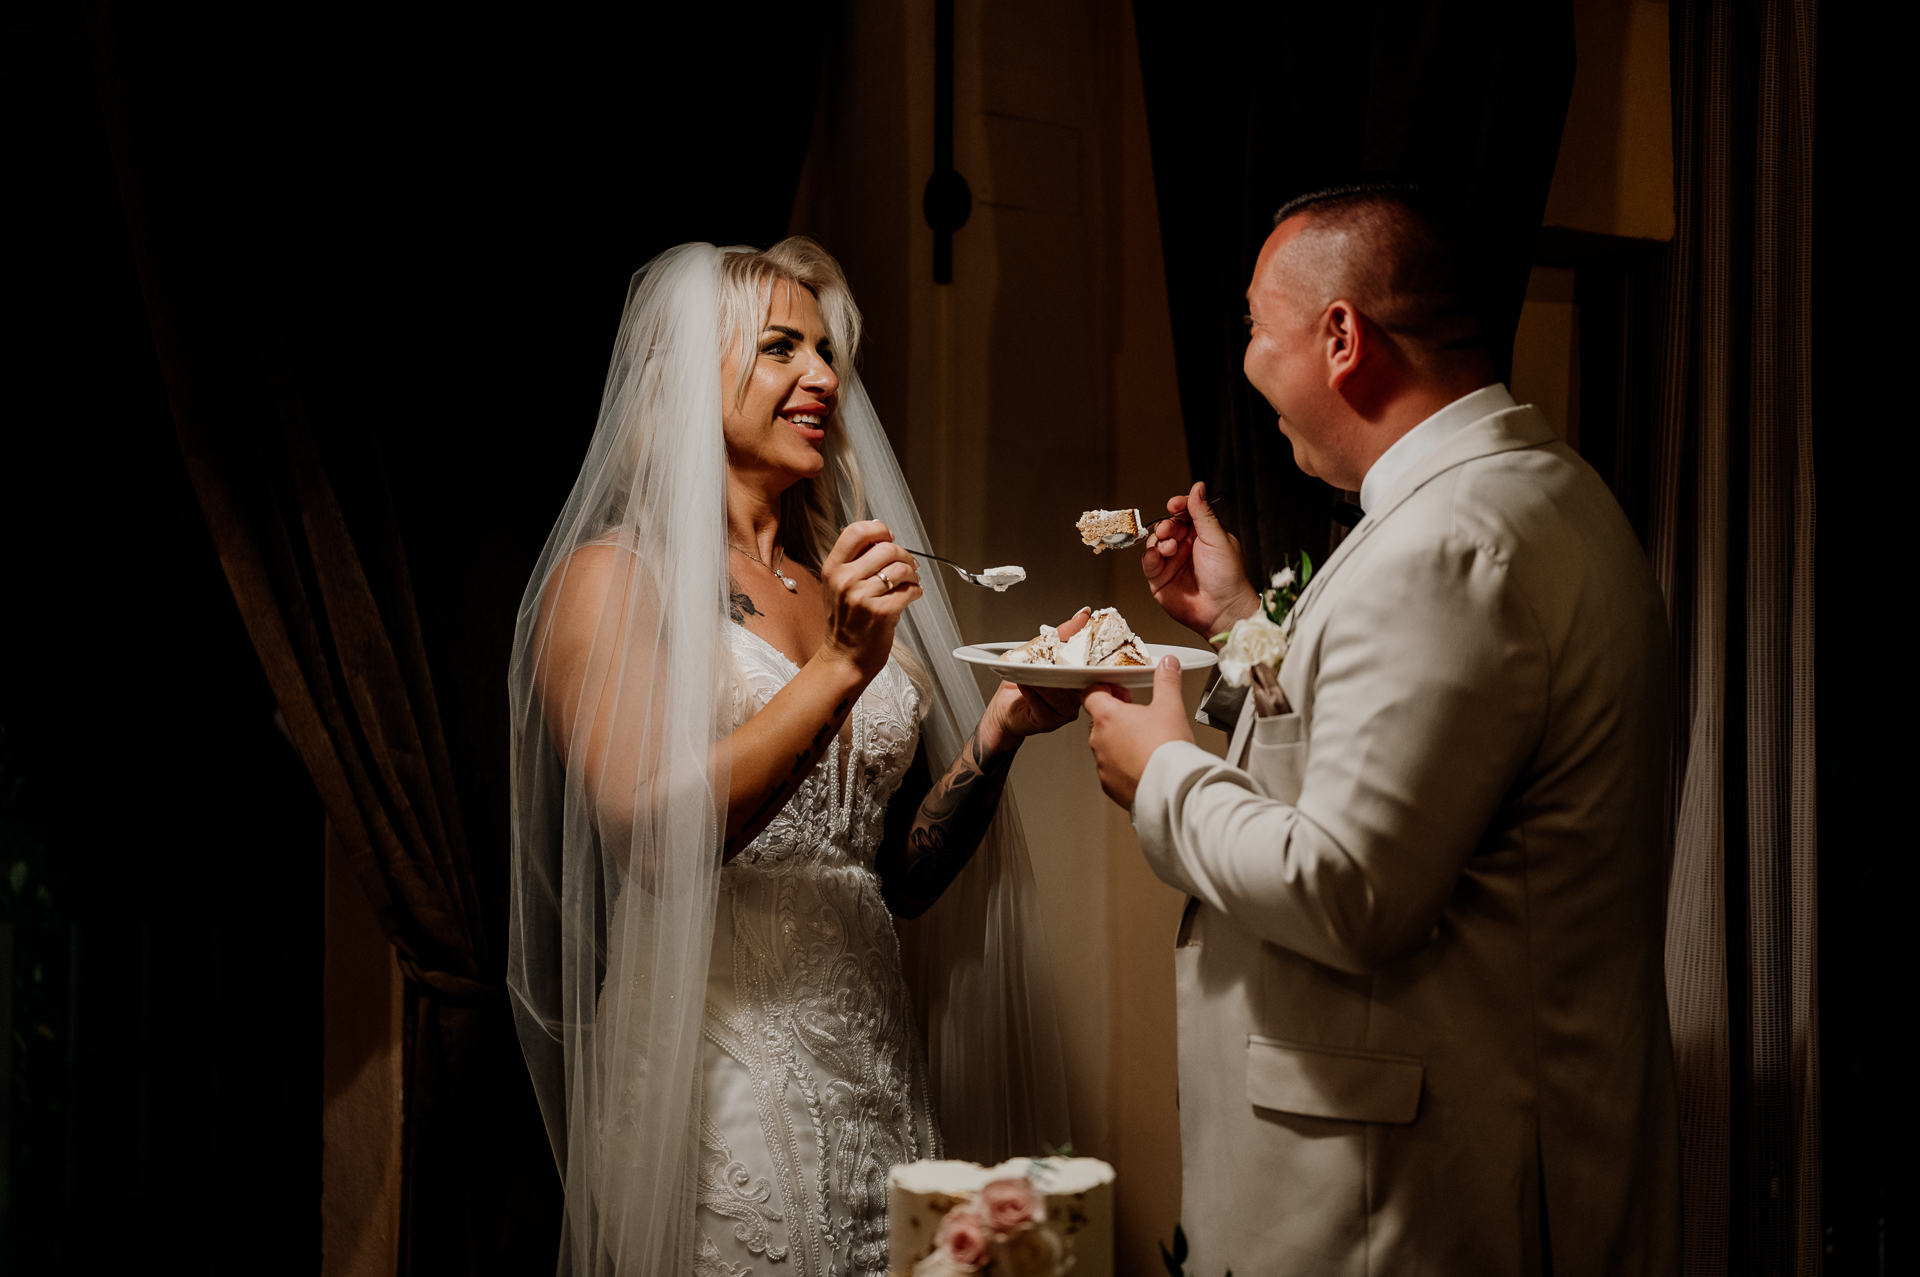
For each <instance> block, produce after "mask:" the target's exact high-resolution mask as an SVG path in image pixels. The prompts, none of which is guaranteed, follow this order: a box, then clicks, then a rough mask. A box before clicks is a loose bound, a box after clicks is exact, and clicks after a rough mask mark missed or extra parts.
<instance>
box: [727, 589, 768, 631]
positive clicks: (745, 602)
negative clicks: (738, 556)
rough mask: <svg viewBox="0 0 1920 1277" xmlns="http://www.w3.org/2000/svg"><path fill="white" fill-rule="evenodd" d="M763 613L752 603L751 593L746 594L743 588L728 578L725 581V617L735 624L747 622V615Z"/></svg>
mask: <svg viewBox="0 0 1920 1277" xmlns="http://www.w3.org/2000/svg"><path fill="white" fill-rule="evenodd" d="M765 615H766V613H765V612H762V611H761V610H760V609H759V608H757V607H755V606H754V605H753V596H752V595H750V594H748V593H747V592H746V591H745V590H743V589H741V588H740V587H739V586H738V585H736V584H734V583H733V581H732V580H728V582H727V619H728V620H730V621H732V622H733V623H734V624H735V625H745V624H746V623H747V618H748V617H750V616H765Z"/></svg>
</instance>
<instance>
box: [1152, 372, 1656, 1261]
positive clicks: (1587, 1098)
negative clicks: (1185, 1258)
mask: <svg viewBox="0 0 1920 1277" xmlns="http://www.w3.org/2000/svg"><path fill="white" fill-rule="evenodd" d="M1295 616H1296V622H1295V624H1296V627H1297V628H1296V630H1295V633H1294V636H1293V641H1292V645H1291V648H1290V650H1289V651H1288V654H1287V659H1286V662H1285V664H1284V665H1283V666H1282V668H1281V671H1280V683H1281V686H1282V687H1283V688H1284V689H1285V691H1286V694H1287V699H1288V702H1289V704H1290V705H1292V706H1294V707H1295V708H1296V710H1297V712H1295V713H1291V714H1287V715H1284V716H1282V717H1278V718H1267V719H1262V720H1258V721H1254V720H1251V719H1250V718H1249V717H1246V716H1250V715H1251V714H1252V709H1251V698H1249V706H1248V708H1247V709H1246V710H1245V711H1243V718H1242V721H1241V723H1240V727H1239V728H1238V729H1237V730H1236V733H1235V738H1234V746H1233V753H1232V754H1230V756H1229V762H1222V761H1221V760H1219V759H1217V758H1215V757H1213V756H1212V755H1211V754H1208V753H1207V752H1206V751H1204V750H1202V749H1200V748H1199V747H1197V746H1195V745H1192V744H1189V743H1187V742H1184V741H1183V742H1174V743H1171V744H1167V745H1163V746H1161V747H1160V748H1159V749H1158V750H1156V751H1155V752H1154V755H1153V757H1152V760H1151V761H1150V763H1149V765H1148V767H1147V769H1146V772H1145V774H1144V775H1143V776H1142V777H1141V781H1140V786H1139V790H1138V794H1137V796H1136V798H1135V803H1134V825H1135V828H1136V829H1137V830H1138V832H1139V835H1140V844H1141V847H1142V848H1143V849H1144V850H1145V852H1146V855H1147V859H1148V860H1149V862H1151V864H1152V866H1153V869H1154V872H1155V873H1156V874H1158V875H1159V877H1160V878H1161V879H1162V880H1164V881H1165V882H1167V883H1169V884H1171V885H1173V886H1175V887H1178V888H1180V889H1181V890H1183V891H1185V892H1187V893H1189V894H1190V895H1191V896H1192V897H1193V898H1194V899H1193V900H1192V901H1191V902H1190V903H1189V905H1188V916H1187V919H1186V921H1185V922H1183V924H1182V927H1181V937H1180V947H1179V948H1178V949H1176V951H1175V962H1176V966H1177V968H1178V979H1179V1000H1180V1001H1179V1007H1180V1028H1179V1032H1180V1106H1181V1113H1180V1119H1181V1133H1182V1144H1183V1150H1182V1152H1183V1160H1184V1163H1185V1187H1184V1193H1183V1202H1182V1208H1181V1219H1182V1221H1183V1222H1184V1224H1185V1226H1186V1230H1187V1233H1188V1236H1189V1239H1190V1241H1191V1244H1192V1258H1191V1263H1190V1265H1189V1266H1190V1268H1191V1269H1192V1271H1193V1272H1194V1273H1195V1274H1196V1277H1221V1275H1222V1274H1223V1273H1224V1272H1225V1271H1226V1270H1227V1269H1229V1268H1231V1269H1232V1270H1233V1272H1234V1274H1235V1277H1258V1275H1260V1274H1279V1273H1289V1274H1291V1273H1300V1274H1316V1275H1317V1274H1353V1275H1355V1277H1357V1275H1359V1274H1424V1273H1433V1274H1462V1275H1466V1274H1472V1275H1474V1277H1492V1275H1496V1274H1508V1273H1512V1274H1521V1273H1533V1272H1539V1271H1541V1269H1542V1261H1543V1257H1544V1256H1545V1255H1550V1257H1551V1265H1552V1267H1551V1271H1552V1272H1553V1273H1554V1274H1555V1277H1580V1275H1583V1274H1595V1275H1596V1277H1597V1275H1599V1274H1609V1275H1611V1274H1625V1273H1658V1274H1667V1273H1673V1272H1677V1271H1678V1261H1679V1252H1678V1246H1679V1135H1678V1119H1677V1109H1676V1103H1675V1096H1674V1082H1673V1063H1672V1049H1671V1045H1670V1043H1669V1040H1668V1032H1667V1012H1666V994H1665V984H1664V979H1663V974H1662V952H1663V937H1662V929H1663V914H1664V901H1665V881H1666V874H1665V867H1664V855H1663V850H1662V841H1661V839H1662V835H1661V803H1662V786H1663V783H1664V780H1665V770H1666V760H1667V732H1668V711H1667V697H1666V693H1665V688H1666V680H1667V655H1666V654H1667V637H1666V621H1665V614H1664V610H1663V608H1662V606H1661V601H1660V597H1659V594H1658V592H1657V590H1656V588H1655V585H1654V581H1653V578H1652V574H1651V572H1650V571H1649V569H1648V567H1647V563H1646V558H1645V555H1644V554H1643V553H1642V552H1641V549H1640V546H1639V545H1638V543H1637V542H1636V541H1635V539H1634V535H1633V532H1632V529H1631V528H1630V527H1629V526H1628V524H1627V521H1626V519H1625V517H1624V516H1623V515H1622V514H1621V511H1620V508H1619V506H1618V505H1617V504H1616V503H1615V501H1614V499H1613V496H1612V494H1611V493H1610V492H1609V491H1608V490H1607V488H1606V486H1605V484H1604V483H1602V482H1601V480H1600V478H1599V477H1598V476H1597V475H1596V474H1595V473H1594V472H1593V470H1592V469H1591V468H1589V467H1588V466H1587V465H1586V464H1585V463H1584V462H1583V461H1581V460H1580V458H1579V457H1578V456H1577V455H1575V454H1574V453H1573V452H1572V451H1570V450H1569V449H1568V448H1567V447H1566V446H1565V445H1563V444H1561V443H1559V442H1557V441H1556V440H1555V438H1554V435H1553V431H1552V429H1551V428H1550V427H1549V426H1548V424H1547V422H1546V420H1545V419H1544V418H1543V417H1542V416H1541V415H1540V414H1539V412H1538V411H1537V410H1535V409H1533V408H1531V407H1520V408H1514V409H1509V410H1506V411H1502V412H1498V413H1495V414H1494V415H1492V416H1489V417H1485V418H1482V419H1481V420H1480V421H1478V422H1475V423H1474V424H1472V425H1470V426H1467V427H1465V428H1463V429H1462V430H1460V431H1459V432H1458V433H1457V434H1455V435H1454V436H1453V437H1452V438H1450V439H1449V440H1447V441H1446V442H1445V443H1443V444H1441V445H1440V447H1439V449H1438V450H1437V451H1436V452H1434V453H1433V454H1432V455H1430V456H1428V457H1427V458H1426V459H1425V460H1423V461H1421V462H1420V463H1418V464H1417V465H1416V466H1415V467H1414V468H1413V469H1412V470H1411V471H1409V472H1408V473H1407V474H1406V475H1404V476H1402V477H1401V479H1400V481H1399V482H1398V483H1397V484H1395V485H1394V486H1393V488H1392V489H1391V490H1390V492H1389V493H1388V494H1387V496H1386V499H1385V500H1384V501H1383V502H1382V503H1381V507H1380V508H1379V509H1376V510H1372V511H1369V512H1368V513H1367V516H1366V517H1365V518H1364V519H1363V520H1362V521H1361V522H1360V523H1359V524H1358V525H1357V526H1356V527H1355V528H1354V529H1353V531H1352V532H1351V533H1350V534H1349V535H1348V537H1347V538H1346V540H1345V541H1344V542H1343V543H1342V544H1341V546H1340V548H1339V550H1338V551H1337V552H1336V553H1335V554H1334V555H1333V556H1332V557H1331V558H1330V559H1329V560H1328V562H1327V563H1326V565H1325V566H1324V567H1322V568H1321V570H1320V572H1319V573H1318V574H1317V575H1316V576H1315V577H1314V578H1313V581H1312V582H1311V584H1310V586H1309V588H1308V589H1307V590H1306V591H1305V593H1304V594H1303V595H1302V597H1301V599H1300V601H1299V603H1298V605H1297V607H1296V609H1295ZM1239 760H1244V766H1235V765H1232V763H1233V762H1234V761H1239Z"/></svg>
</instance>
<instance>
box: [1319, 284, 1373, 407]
mask: <svg viewBox="0 0 1920 1277" xmlns="http://www.w3.org/2000/svg"><path fill="white" fill-rule="evenodd" d="M1366 329H1367V326H1366V321H1365V320H1363V319H1362V318H1361V317H1360V311H1359V310H1358V309H1357V308H1356V307H1355V306H1354V304H1353V303H1352V302H1350V301H1347V300H1346V299H1345V298H1342V297H1336V298H1334V299H1333V300H1332V301H1330V302H1328V303H1327V308H1326V310H1325V311H1323V312H1321V316H1320V339H1321V348H1322V350H1324V351H1325V353H1326V360H1327V386H1328V387H1329V388H1330V389H1332V390H1333V391H1334V392H1335V393H1341V392H1342V391H1343V388H1344V386H1345V383H1346V381H1347V378H1349V377H1351V376H1352V375H1353V373H1354V370H1355V369H1357V368H1358V367H1359V366H1360V362H1361V360H1362V359H1364V358H1365V357H1366V356H1367V355H1368V354H1370V353H1371V352H1370V351H1369V350H1368V346H1369V345H1370V344H1371V343H1370V342H1369V341H1368V339H1367V331H1366Z"/></svg>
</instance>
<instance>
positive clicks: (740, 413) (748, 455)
mask: <svg viewBox="0 0 1920 1277" xmlns="http://www.w3.org/2000/svg"><path fill="white" fill-rule="evenodd" d="M772 293H773V295H772V297H771V299H770V300H771V302H772V304H771V306H769V308H768V312H769V313H768V315H767V322H766V325H765V326H764V327H763V328H762V329H761V330H760V332H759V335H758V337H757V338H756V339H755V342H754V348H753V362H752V364H751V365H750V366H749V367H748V368H747V370H746V375H745V376H744V377H743V376H742V375H741V362H742V359H743V356H744V354H745V352H744V351H743V350H742V349H740V348H739V347H738V346H735V347H734V348H732V349H730V350H728V351H727V354H726V359H725V361H724V362H723V363H722V365H721V368H720V392H721V404H722V405H723V409H724V414H723V418H722V420H723V422H724V424H725V428H726V437H727V460H728V462H729V463H730V464H731V466H732V468H733V470H734V471H735V472H736V473H746V474H755V475H757V476H759V477H760V478H761V479H762V481H763V482H765V483H766V484H767V486H768V487H769V488H771V489H772V490H773V491H775V492H778V491H780V490H782V489H784V488H786V487H788V486H790V485H791V484H793V483H794V482H796V481H798V480H800V479H810V478H812V477H813V476H814V475H817V474H819V473H820V471H821V470H822V469H823V468H824V467H825V465H826V458H825V457H824V455H823V454H822V452H821V448H822V446H823V445H824V443H825V441H826V438H827V425H828V423H829V422H830V421H831V420H832V417H833V410H834V408H835V407H836V406H837V404H838V401H839V393H840V378H839V376H838V375H837V374H836V373H835V372H834V370H833V360H834V351H833V340H832V338H831V337H829V336H828V334H827V326H826V323H825V321H824V320H823V319H822V318H821V315H820V303H819V302H818V301H816V300H815V299H814V296H813V294H812V293H810V292H808V291H807V290H806V289H805V288H800V287H796V286H793V285H785V286H782V287H776V288H774V289H773V290H772Z"/></svg>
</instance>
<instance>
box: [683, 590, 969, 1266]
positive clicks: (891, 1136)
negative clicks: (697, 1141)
mask: <svg viewBox="0 0 1920 1277" xmlns="http://www.w3.org/2000/svg"><path fill="white" fill-rule="evenodd" d="M729 635H730V638H731V641H732V645H733V655H734V660H735V663H736V665H737V666H738V668H739V671H740V683H739V685H738V687H737V688H736V697H735V704H734V711H735V719H734V721H735V722H736V723H738V722H744V721H746V719H747V718H748V717H750V716H751V715H752V714H754V713H756V712H757V711H758V710H759V709H760V708H762V707H763V706H765V705H766V703H767V702H768V701H769V700H770V699H772V697H773V695H774V694H775V693H776V692H778V691H779V690H780V689H781V688H782V687H784V686H786V684H787V682H788V680H789V679H791V678H792V677H793V676H794V675H795V674H796V673H798V672H799V671H798V669H797V668H796V667H795V666H794V664H793V663H792V662H791V661H789V660H788V659H787V658H786V657H785V656H784V655H782V654H781V653H780V652H779V651H778V650H776V649H775V648H773V647H772V646H771V645H769V644H768V643H766V642H765V641H764V640H762V639H761V638H759V637H758V636H757V635H755V634H753V633H752V632H751V631H749V630H747V629H745V628H744V627H739V626H731V627H729ZM923 712H924V710H923V699H922V696H921V693H920V691H919V690H918V689H917V688H916V687H915V686H914V684H913V682H912V680H910V679H909V678H908V677H907V674H906V671H905V670H904V669H902V668H901V666H900V664H899V663H898V661H889V662H888V663H887V667H886V668H885V669H884V670H882V671H881V673H880V675H879V677H877V678H875V679H874V680H873V682H872V683H871V684H869V685H868V687H867V690H866V692H865V694H864V695H862V696H861V698H860V699H859V701H858V702H857V703H856V704H855V705H854V708H853V713H852V714H851V716H850V731H849V733H848V734H847V735H846V736H845V737H843V738H842V740H841V741H838V742H836V744H835V746H834V748H832V749H831V750H829V751H828V752H827V755H826V757H825V758H823V759H822V760H821V762H820V764H819V765H818V766H816V767H815V768H814V771H813V774H812V775H810V776H809V777H807V779H806V780H805V781H804V782H803V783H802V784H801V786H800V789H799V792H797V793H796V794H795V795H794V796H793V798H792V799H790V800H789V801H788V802H787V804H786V806H785V807H784V808H783V809H782V810H781V812H780V814H779V815H777V816H775V817H774V819H773V822H772V823H771V824H769V825H768V826H767V828H766V829H765V830H764V831H763V832H762V833H761V834H760V836H759V837H757V838H755V839H754V840H753V842H752V843H750V844H749V845H748V846H747V848H746V849H745V850H744V851H742V852H741V853H740V855H739V856H737V857H736V858H735V859H734V860H733V861H732V863H730V864H729V865H728V866H727V867H726V869H725V870H724V871H723V872H722V873H721V876H720V893H721V894H720V906H719V916H718V917H717V918H716V919H715V927H714V945H713V962H712V967H711V974H710V975H709V978H708V984H707V1011H706V1018H705V1022H704V1026H703V1028H704V1034H705V1038H706V1041H705V1043H704V1044H703V1059H702V1073H703V1079H704V1082H705V1087H704V1094H703V1097H702V1113H701V1121H700V1131H701V1143H702V1149H701V1165H700V1177H699V1189H698V1192H699V1206H700V1224H701V1228H702V1230H703V1236H702V1239H701V1246H700V1255H699V1262H698V1263H697V1264H696V1269H695V1271H696V1273H697V1274H698V1277H742V1275H743V1274H748V1273H793V1274H796V1275H804V1277H855V1275H865V1274H879V1273H883V1272H884V1271H885V1270H886V1263H887V1225H886V1209H887V1171H888V1170H889V1169H890V1168H891V1167H892V1166H893V1165H894V1164H895V1163H898V1162H903V1161H913V1160H916V1159H918V1158H922V1157H937V1156H939V1155H940V1151H941V1149H940V1137H939V1132H938V1129H937V1127H936V1125H935V1122H934V1117H933V1111H932V1105H931V1103H930V1101H929V1097H928V1091H927V1081H926V1069H925V1065H924V1062H923V1061H922V1060H921V1059H920V1055H919V1048H918V1046H917V1043H916V1037H915V1034H914V1026H913V1021H912V1013H911V1010H910V1008H909V1005H908V1002H907V993H906V986H905V983H904V982H903V980H902V979H901V974H900V952H899V945H898V942H897V940H896V938H895V935H894V930H893V919H892V917H891V915H890V914H889V913H888V912H887V907H886V903H885V901H884V900H883V899H882V898H881V894H880V880H879V878H878V876H877V875H876V874H875V873H874V871H873V860H874V854H875V852H876V851H877V850H878V849H879V845H880V838H881V832H882V826H883V823H884V820H885V816H886V808H887V800H888V799H889V798H891V797H892V796H893V793H894V791H895V790H896V789H898V788H899V785H900V781H901V778H902V777H903V776H904V775H905V773H906V770H907V766H908V764H909V763H911V762H912V760H913V754H914V749H915V747H916V745H917V744H918V740H919V730H920V728H919V725H920V718H921V715H922V713H923Z"/></svg>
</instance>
